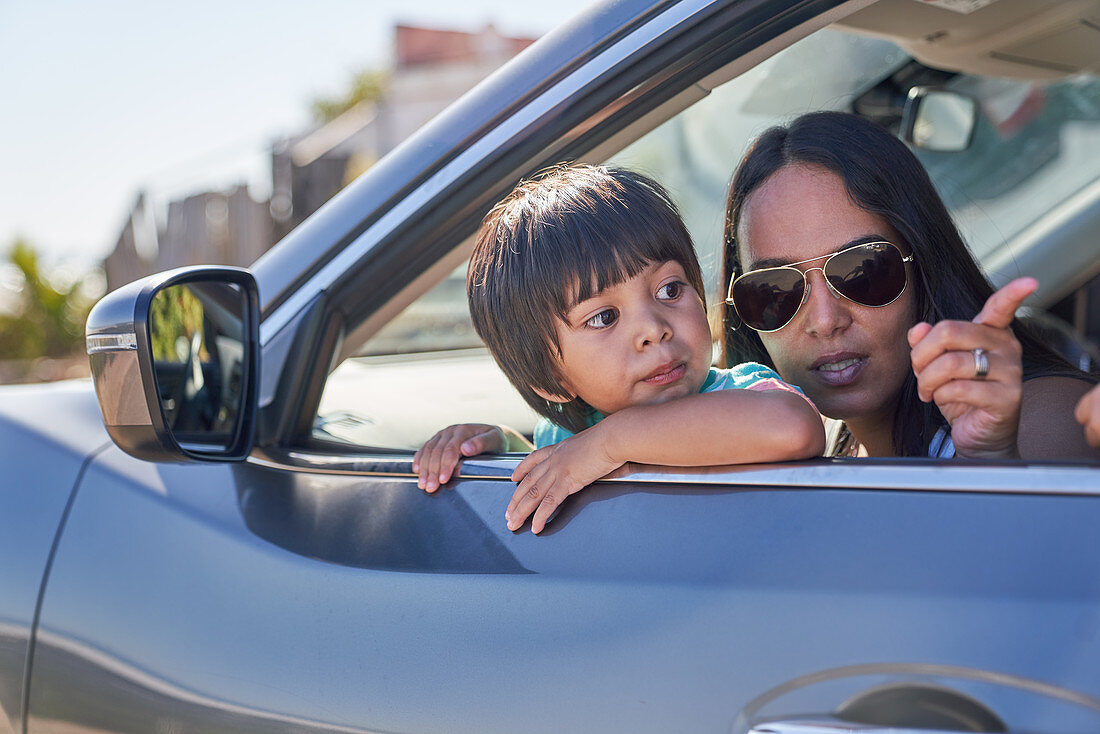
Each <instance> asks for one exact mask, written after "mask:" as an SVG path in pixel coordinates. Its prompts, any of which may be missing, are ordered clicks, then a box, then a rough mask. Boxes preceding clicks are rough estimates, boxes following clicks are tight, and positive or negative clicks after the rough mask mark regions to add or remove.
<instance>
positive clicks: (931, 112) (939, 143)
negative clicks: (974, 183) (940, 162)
mask: <svg viewBox="0 0 1100 734" xmlns="http://www.w3.org/2000/svg"><path fill="white" fill-rule="evenodd" d="M977 124H978V103H977V102H976V101H975V100H974V99H973V98H972V97H968V96H966V95H965V94H960V93H958V92H953V91H951V90H947V89H933V88H930V87H913V88H912V89H910V90H909V97H908V99H906V101H905V109H904V111H903V113H902V120H901V132H902V137H903V138H904V139H905V141H906V142H908V143H911V144H913V145H914V146H916V147H918V148H923V149H924V150H931V151H936V152H944V153H951V152H958V151H962V150H966V149H967V148H969V147H970V142H971V141H972V140H973V139H974V130H975V128H976V127H977Z"/></svg>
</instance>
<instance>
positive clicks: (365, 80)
mask: <svg viewBox="0 0 1100 734" xmlns="http://www.w3.org/2000/svg"><path fill="white" fill-rule="evenodd" d="M388 81H389V76H388V75H387V74H386V73H385V72H383V71H373V70H370V69H365V70H363V71H360V72H359V73H357V74H356V75H355V76H353V77H352V80H351V88H350V89H348V91H347V92H345V93H344V94H342V95H337V96H335V97H318V98H316V99H314V100H313V104H312V111H313V119H314V120H316V121H317V122H318V123H320V124H322V125H323V124H324V123H326V122H332V121H333V120H335V119H336V118H337V117H339V116H340V115H342V114H344V113H345V112H347V111H348V110H350V109H351V108H352V107H354V106H355V105H357V104H359V103H360V102H377V101H378V100H379V99H381V98H382V95H383V94H385V92H386V86H387V83H388Z"/></svg>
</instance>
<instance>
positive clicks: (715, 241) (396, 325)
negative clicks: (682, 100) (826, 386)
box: [314, 28, 1100, 449]
mask: <svg viewBox="0 0 1100 734" xmlns="http://www.w3.org/2000/svg"><path fill="white" fill-rule="evenodd" d="M913 75H918V77H919V76H921V75H923V76H925V77H927V78H928V79H930V80H933V81H934V82H935V84H936V85H937V86H940V87H944V88H948V89H952V90H955V91H958V92H961V93H963V94H966V95H968V96H970V97H972V98H974V99H975V100H976V101H977V103H978V109H979V120H978V127H977V130H976V132H975V136H974V139H973V141H972V143H971V144H970V145H969V147H967V148H966V149H965V150H962V151H958V152H931V151H926V150H917V151H916V153H917V155H918V157H919V158H920V160H921V162H922V163H923V164H924V166H925V167H926V168H927V170H928V172H929V174H930V175H931V177H932V179H933V181H934V183H935V185H936V187H937V189H938V190H939V192H940V194H941V196H942V197H943V198H944V200H945V202H946V203H947V205H948V207H949V208H950V210H951V211H952V214H953V215H954V216H955V218H956V221H957V222H958V223H959V225H960V227H961V229H962V231H963V234H964V236H965V237H966V239H967V241H968V243H969V244H970V246H971V248H972V250H973V251H974V253H975V255H976V256H977V257H978V258H979V259H980V260H981V261H982V262H983V264H984V265H985V266H986V268H987V270H988V271H989V273H990V275H991V277H993V279H994V281H995V282H998V283H1003V282H1005V281H1007V280H1008V279H1010V278H1012V277H1016V276H1017V275H1022V274H1030V275H1035V276H1037V277H1039V279H1040V281H1041V282H1042V283H1044V290H1042V291H1041V292H1040V294H1039V295H1040V298H1041V299H1043V300H1044V302H1045V304H1050V303H1053V302H1055V301H1056V300H1058V299H1061V298H1063V297H1064V296H1065V295H1066V294H1067V292H1068V291H1067V290H1066V288H1067V287H1068V286H1067V284H1068V283H1069V282H1070V281H1071V280H1073V278H1078V279H1079V277H1080V274H1081V268H1082V260H1081V258H1082V257H1086V258H1087V259H1088V262H1087V263H1086V265H1087V267H1089V268H1091V269H1092V270H1093V271H1095V269H1096V266H1097V265H1096V261H1097V260H1098V259H1100V251H1098V250H1097V249H1095V248H1094V249H1093V251H1092V252H1091V253H1086V254H1085V255H1084V256H1083V255H1082V254H1081V253H1080V252H1077V251H1076V250H1078V249H1080V248H1075V247H1073V245H1074V242H1073V241H1072V239H1070V238H1065V239H1063V236H1062V235H1061V234H1060V233H1059V232H1058V231H1056V229H1054V228H1053V227H1052V225H1051V221H1052V220H1053V219H1054V218H1056V217H1059V216H1066V212H1067V211H1068V212H1069V214H1068V215H1069V216H1074V214H1073V212H1072V211H1070V210H1071V209H1072V207H1073V206H1077V205H1079V204H1080V201H1081V200H1084V201H1085V202H1086V203H1092V204H1094V199H1095V198H1096V196H1097V194H1096V191H1095V189H1096V188H1097V181H1098V179H1100V156H1097V155H1096V154H1095V153H1096V151H1097V150H1098V149H1100V81H1097V80H1096V79H1095V78H1092V77H1070V78H1067V79H1063V80H1060V81H1055V82H1046V83H1043V82H1034V81H1022V80H1009V79H998V78H992V77H977V76H970V75H966V74H953V73H945V72H940V71H936V70H931V69H927V67H922V66H921V65H920V64H919V63H918V62H916V61H914V60H913V59H912V58H911V57H910V56H909V55H908V54H907V53H906V52H905V51H903V50H902V49H900V48H899V47H898V46H896V45H894V44H893V43H890V42H887V41H883V40H878V39H873V38H869V37H866V36H862V35H857V34H854V33H850V32H846V31H842V30H837V29H832V28H827V29H824V30H822V31H819V32H817V33H814V34H812V35H810V36H808V37H807V38H805V39H803V40H802V41H800V42H798V43H796V44H794V45H792V46H791V47H789V48H787V49H786V50H784V51H781V52H780V53H778V54H776V55H775V56H773V57H772V58H770V59H768V60H767V61H764V62H763V63H760V64H758V65H757V66H755V67H754V68H752V69H751V70H749V71H747V72H745V73H744V74H741V75H740V76H738V77H736V78H735V79H733V80H732V81H729V82H727V83H726V84H723V85H721V86H719V87H717V88H716V89H714V90H713V92H711V93H710V94H709V96H707V97H705V98H704V99H702V100H701V101H699V102H698V103H696V104H694V105H692V106H691V107H688V108H687V109H686V110H684V111H682V112H681V113H679V114H677V115H676V116H674V117H673V118H671V119H670V120H668V121H667V122H665V123H664V124H662V125H660V126H659V127H657V128H655V129H654V130H652V131H651V132H649V133H648V134H646V135H644V136H642V137H641V138H639V139H638V140H636V141H633V142H631V143H630V144H628V145H627V146H626V147H625V148H623V149H622V150H621V151H619V152H618V153H616V154H615V155H614V156H612V158H611V159H610V160H608V161H607V162H608V163H614V164H616V165H621V166H625V167H629V168H633V169H636V170H639V171H641V172H643V173H646V174H648V175H650V176H652V177H654V178H655V179H656V180H658V181H660V182H661V183H662V184H664V185H665V186H666V187H667V188H668V189H669V191H670V193H671V194H672V196H673V198H674V200H675V201H676V203H677V205H678V206H679V207H680V210H681V213H682V215H683V216H684V219H685V221H686V223H687V225H688V229H689V231H690V232H691V235H692V238H693V240H694V242H695V245H696V249H697V251H698V253H699V259H700V262H701V264H702V267H703V274H704V278H705V280H706V283H707V294H706V301H707V304H708V307H709V309H710V310H711V311H712V313H717V310H718V309H717V308H716V306H717V304H718V303H719V302H720V299H721V297H722V296H721V294H722V293H723V291H724V288H725V284H723V283H720V282H719V280H720V253H721V244H722V228H723V218H724V205H725V202H724V198H725V193H726V187H727V185H728V182H729V179H730V177H731V175H732V172H733V170H734V168H735V166H736V165H737V162H738V161H739V159H740V157H741V156H742V155H743V153H744V152H745V150H746V148H747V145H748V143H749V142H750V141H751V140H752V139H754V138H755V137H756V136H757V135H759V134H760V133H761V132H763V131H764V130H765V129H766V128H768V127H769V126H771V125H774V124H778V123H782V122H785V121H787V120H789V119H791V118H792V117H794V116H796V115H798V114H801V113H804V112H808V111H812V110H819V109H833V110H847V111H856V112H859V113H860V114H864V115H866V116H868V117H871V118H872V119H874V120H876V121H877V122H879V123H880V124H883V125H886V126H888V127H891V128H894V129H896V128H897V127H898V125H899V123H900V119H901V105H902V104H903V103H904V89H905V87H904V85H903V80H905V79H911V78H913ZM899 89H901V90H903V91H902V92H900V93H899V91H898V90H899ZM1090 192H1091V193H1090ZM1074 202H1077V204H1075V203H1074ZM471 244H472V243H470V242H469V241H468V242H467V246H471ZM1069 248H1073V252H1072V253H1071V252H1070V251H1069ZM1071 254H1072V257H1071V256H1070V255H1071ZM1037 269H1038V270H1041V272H1036V270H1037ZM1077 285H1080V283H1077ZM1074 287H1076V286H1074ZM1060 289H1061V290H1060ZM517 336H519V335H517ZM536 419H537V417H536V415H535V414H534V412H533V411H531V410H530V409H529V408H528V407H527V406H526V405H525V404H523V402H522V400H521V399H520V398H519V396H518V394H517V393H516V392H515V391H514V390H513V389H512V388H511V386H510V385H508V383H507V381H506V380H505V378H504V377H503V376H502V375H501V373H500V371H499V370H498V369H497V368H496V365H495V363H494V362H493V361H492V359H491V357H490V356H489V355H488V353H487V351H486V350H485V349H484V347H483V346H482V345H481V343H480V341H479V340H478V338H477V335H476V333H475V332H474V330H473V328H472V325H471V323H470V320H469V313H468V309H467V306H466V295H465V265H463V266H462V267H460V268H458V269H457V270H455V271H454V272H452V273H451V274H450V275H449V276H447V277H446V278H445V279H444V280H443V281H442V282H441V283H439V284H438V285H437V286H436V287H434V288H433V289H432V290H430V291H428V292H427V293H425V294H424V295H423V296H421V297H420V298H419V299H418V300H417V301H416V302H414V303H413V304H412V305H411V306H409V307H408V308H407V309H405V311H404V312H403V313H402V314H400V316H398V317H397V318H395V319H394V320H393V321H392V322H391V323H390V324H389V325H387V326H386V327H385V328H383V329H382V330H381V331H380V332H378V333H377V334H376V335H375V336H374V337H372V338H371V339H370V340H369V341H367V342H366V343H365V344H363V345H362V346H361V347H359V348H358V351H357V352H356V354H355V356H353V357H350V358H348V359H346V360H345V361H344V362H343V363H342V364H340V365H339V366H338V367H337V368H336V370H335V371H334V372H333V373H332V374H331V375H330V376H329V379H328V381H327V383H326V386H325V389H324V393H323V396H322V398H321V402H320V407H319V410H318V415H317V417H316V421H315V424H314V426H315V427H314V437H315V438H318V439H324V440H330V441H331V440H335V441H338V442H341V443H347V444H353V445H357V446H364V447H373V448H383V449H415V448H417V447H419V446H420V445H421V444H422V443H423V442H424V441H425V440H426V439H427V438H429V437H430V436H431V435H432V434H433V433H434V432H435V431H436V430H438V429H439V428H442V427H444V426H446V425H449V424H451V423H457V422H468V421H476V422H487V423H496V424H505V425H510V426H512V427H514V428H516V429H518V430H520V431H521V432H523V433H527V434H530V433H531V431H532V430H533V427H534V424H535V422H536Z"/></svg>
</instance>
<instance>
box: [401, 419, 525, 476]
mask: <svg viewBox="0 0 1100 734" xmlns="http://www.w3.org/2000/svg"><path fill="white" fill-rule="evenodd" d="M530 450H531V444H530V443H528V441H527V439H526V438H524V437H523V435H522V434H520V433H519V432H518V431H516V430H515V429H512V428H509V427H507V426H493V425H489V424H488V423H460V424H458V425H454V426H447V427H446V428H444V429H443V430H442V431H439V432H438V433H436V434H435V435H434V436H432V437H431V438H430V439H428V442H427V443H425V444H424V445H423V446H422V447H420V450H419V451H417V452H416V454H415V455H414V456H413V461H412V470H413V472H415V473H416V474H417V482H416V484H417V486H418V487H420V488H421V489H423V490H426V491H428V492H434V491H435V490H437V489H439V487H440V486H441V485H443V484H446V483H447V482H449V481H450V480H451V475H452V474H454V470H455V466H457V465H458V462H459V460H460V459H462V458H463V457H464V456H476V455H477V454H487V453H495V452H499V451H530Z"/></svg>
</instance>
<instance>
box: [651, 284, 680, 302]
mask: <svg viewBox="0 0 1100 734" xmlns="http://www.w3.org/2000/svg"><path fill="white" fill-rule="evenodd" d="M684 288H687V283H681V282H680V281H678V280H674V281H672V282H671V283H665V284H664V285H663V286H661V287H660V288H659V289H658V290H657V299H658V300H660V301H675V300H676V299H677V298H679V297H680V296H682V295H684Z"/></svg>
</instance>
